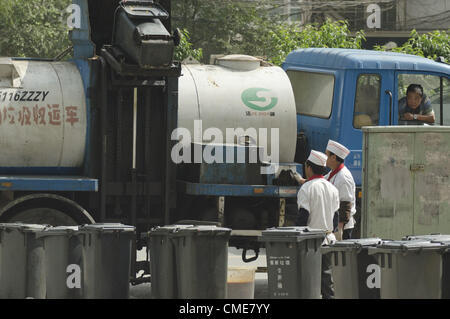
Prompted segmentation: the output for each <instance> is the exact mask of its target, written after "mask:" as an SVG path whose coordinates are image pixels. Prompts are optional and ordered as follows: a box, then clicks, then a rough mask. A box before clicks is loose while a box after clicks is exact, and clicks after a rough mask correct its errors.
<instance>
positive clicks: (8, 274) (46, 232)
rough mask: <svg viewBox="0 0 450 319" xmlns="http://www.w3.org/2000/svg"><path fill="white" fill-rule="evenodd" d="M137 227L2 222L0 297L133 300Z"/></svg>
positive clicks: (0, 226)
mask: <svg viewBox="0 0 450 319" xmlns="http://www.w3.org/2000/svg"><path fill="white" fill-rule="evenodd" d="M134 238H135V228H134V227H132V226H127V225H123V224H91V225H84V226H74V227H72V226H67V227H66V226H61V227H51V226H48V225H35V224H23V223H6V224H0V299H7V298H8V299H23V298H36V299H37V298H39V299H43V298H48V299H72V298H88V299H112V298H128V297H129V281H130V265H131V252H132V251H131V249H132V247H133V245H132V243H133V241H134Z"/></svg>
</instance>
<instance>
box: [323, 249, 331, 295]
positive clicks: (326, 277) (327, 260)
mask: <svg viewBox="0 0 450 319" xmlns="http://www.w3.org/2000/svg"><path fill="white" fill-rule="evenodd" d="M331 256H332V254H326V255H322V281H321V292H322V299H334V282H333V276H332V272H331Z"/></svg>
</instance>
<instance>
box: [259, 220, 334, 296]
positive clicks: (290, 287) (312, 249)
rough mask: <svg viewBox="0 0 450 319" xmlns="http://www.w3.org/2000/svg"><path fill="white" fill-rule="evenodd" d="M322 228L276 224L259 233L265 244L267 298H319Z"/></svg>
mask: <svg viewBox="0 0 450 319" xmlns="http://www.w3.org/2000/svg"><path fill="white" fill-rule="evenodd" d="M325 237H326V232H325V231H323V230H317V229H311V228H308V227H278V228H270V229H267V230H265V231H263V232H262V236H261V237H260V238H259V240H260V241H262V242H264V243H265V246H266V257H267V270H268V283H269V284H268V290H269V298H273V299H282V298H288V299H292V298H296V299H297V298H302V299H320V298H321V268H322V253H321V251H320V247H321V245H322V242H323V241H324V239H325Z"/></svg>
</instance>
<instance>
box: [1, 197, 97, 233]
mask: <svg viewBox="0 0 450 319" xmlns="http://www.w3.org/2000/svg"><path fill="white" fill-rule="evenodd" d="M0 222H23V223H30V224H31V223H32V224H48V225H51V226H75V225H83V224H92V223H95V220H94V219H93V218H92V216H91V215H90V214H89V213H88V212H87V211H86V210H84V209H83V208H82V207H81V206H80V205H78V204H77V203H76V202H74V201H72V200H70V199H68V198H65V197H62V196H60V195H55V194H31V195H26V196H22V197H19V198H17V199H15V200H13V201H12V202H9V203H8V204H6V205H5V206H4V207H2V208H1V209H0Z"/></svg>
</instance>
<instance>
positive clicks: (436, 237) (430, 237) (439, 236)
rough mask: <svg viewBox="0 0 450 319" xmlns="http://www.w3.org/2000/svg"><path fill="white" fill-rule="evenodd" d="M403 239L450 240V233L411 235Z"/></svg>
mask: <svg viewBox="0 0 450 319" xmlns="http://www.w3.org/2000/svg"><path fill="white" fill-rule="evenodd" d="M402 240H429V241H434V242H442V241H447V242H448V241H450V235H442V234H431V235H410V236H406V237H404V238H403V239H402Z"/></svg>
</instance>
